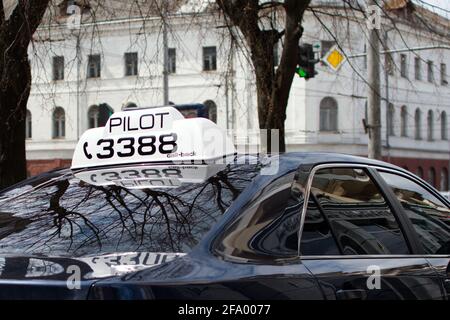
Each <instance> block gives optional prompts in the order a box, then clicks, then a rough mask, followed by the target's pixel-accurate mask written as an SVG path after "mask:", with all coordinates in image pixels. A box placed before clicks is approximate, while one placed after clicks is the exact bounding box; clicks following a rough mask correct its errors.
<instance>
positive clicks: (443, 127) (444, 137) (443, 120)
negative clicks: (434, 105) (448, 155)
mask: <svg viewBox="0 0 450 320" xmlns="http://www.w3.org/2000/svg"><path fill="white" fill-rule="evenodd" d="M441 139H442V140H447V139H448V128H447V113H446V112H445V111H442V113H441Z"/></svg>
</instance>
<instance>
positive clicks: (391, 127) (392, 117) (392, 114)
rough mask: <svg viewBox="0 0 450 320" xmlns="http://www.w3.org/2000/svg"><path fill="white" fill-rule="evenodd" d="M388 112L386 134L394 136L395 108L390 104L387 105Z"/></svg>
mask: <svg viewBox="0 0 450 320" xmlns="http://www.w3.org/2000/svg"><path fill="white" fill-rule="evenodd" d="M388 112H389V117H388V122H389V123H388V130H389V131H388V134H389V135H390V136H395V131H394V124H395V108H394V105H393V104H392V103H389V108H388Z"/></svg>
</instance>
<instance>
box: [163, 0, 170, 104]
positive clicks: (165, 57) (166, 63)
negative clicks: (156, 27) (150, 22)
mask: <svg viewBox="0 0 450 320" xmlns="http://www.w3.org/2000/svg"><path fill="white" fill-rule="evenodd" d="M167 18H168V9H167V1H165V2H164V8H163V14H162V20H163V21H162V23H163V24H162V27H163V30H162V31H163V51H164V52H163V60H164V67H163V90H164V105H165V106H167V105H169V43H168V40H167V32H168V30H167Z"/></svg>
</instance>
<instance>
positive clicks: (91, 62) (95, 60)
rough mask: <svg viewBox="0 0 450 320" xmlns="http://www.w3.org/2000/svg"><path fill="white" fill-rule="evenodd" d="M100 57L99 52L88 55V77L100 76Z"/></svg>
mask: <svg viewBox="0 0 450 320" xmlns="http://www.w3.org/2000/svg"><path fill="white" fill-rule="evenodd" d="M100 70H101V58H100V55H99V54H94V55H89V58H88V78H100V76H101V72H100Z"/></svg>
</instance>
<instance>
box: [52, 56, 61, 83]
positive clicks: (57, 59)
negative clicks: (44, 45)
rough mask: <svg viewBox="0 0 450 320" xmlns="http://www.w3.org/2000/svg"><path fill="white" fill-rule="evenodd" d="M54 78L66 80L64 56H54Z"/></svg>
mask: <svg viewBox="0 0 450 320" xmlns="http://www.w3.org/2000/svg"><path fill="white" fill-rule="evenodd" d="M53 80H55V81H58V80H64V57H61V56H58V57H53Z"/></svg>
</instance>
